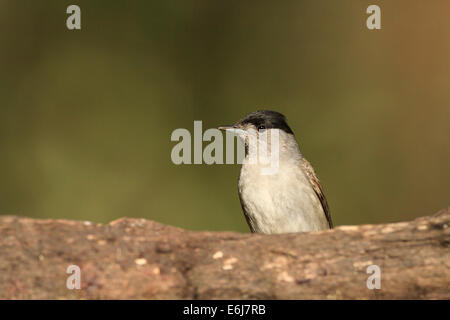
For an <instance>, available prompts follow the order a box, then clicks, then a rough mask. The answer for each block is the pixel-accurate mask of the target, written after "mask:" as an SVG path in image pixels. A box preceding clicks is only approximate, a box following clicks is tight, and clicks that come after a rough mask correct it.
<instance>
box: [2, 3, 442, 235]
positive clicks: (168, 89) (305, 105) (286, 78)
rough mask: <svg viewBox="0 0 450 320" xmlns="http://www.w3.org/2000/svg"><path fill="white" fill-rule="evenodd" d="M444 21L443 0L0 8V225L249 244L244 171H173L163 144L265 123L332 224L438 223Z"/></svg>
mask: <svg viewBox="0 0 450 320" xmlns="http://www.w3.org/2000/svg"><path fill="white" fill-rule="evenodd" d="M373 3H376V4H378V5H379V6H380V7H381V10H382V15H381V17H382V29H381V30H378V31H370V30H368V29H367V28H366V25H365V23H366V18H367V16H368V15H367V14H366V8H367V7H368V6H369V5H370V4H373ZM70 4H77V5H79V6H80V7H81V20H82V29H81V30H79V31H69V30H68V29H67V28H66V18H67V16H68V15H67V14H66V8H67V6H68V5H70ZM449 14H450V1H447V0H442V1H438V0H435V1H425V0H421V1H414V2H412V1H407V0H398V1H356V0H355V1H348V0H346V1H332V0H329V1H321V0H319V1H317V0H310V1H283V2H276V1H257V2H256V1H243V0H240V1H218V0H195V1H186V0H183V1H144V0H142V1H130V0H127V1H125V0H121V1H111V0H109V1H106V0H104V1H100V0H95V1H61V0H51V1H50V0H47V1H31V0H29V1H25V0H0V48H1V50H0V150H1V157H0V214H14V215H25V216H30V217H38V218H64V219H77V220H91V221H96V222H109V221H111V220H113V219H117V218H120V217H124V216H127V217H142V218H147V219H152V220H156V221H159V222H163V223H166V224H171V225H175V226H179V227H183V228H187V229H191V230H234V231H242V232H248V228H247V225H246V223H245V220H244V217H243V214H242V212H241V208H240V204H239V199H238V195H237V178H238V174H239V165H210V166H208V165H204V164H203V165H180V166H176V165H174V164H173V163H172V162H171V159H170V152H171V149H172V147H173V146H174V145H175V144H176V143H175V142H171V141H170V135H171V132H172V131H173V130H174V129H176V128H187V129H189V130H190V131H192V130H193V121H194V120H203V128H204V130H205V129H207V128H210V127H217V126H218V125H221V124H227V123H232V122H234V121H236V120H238V119H239V118H240V117H242V116H243V115H244V114H246V113H248V112H251V111H255V110H257V109H261V108H268V109H274V110H277V111H279V112H282V113H284V114H285V115H286V116H287V117H288V120H289V123H290V125H291V127H292V129H293V130H294V132H295V134H296V136H297V139H298V141H299V143H300V146H301V148H302V151H303V153H304V154H305V156H306V157H307V159H309V160H310V161H311V163H312V164H313V165H314V167H315V168H316V171H317V173H318V175H319V178H320V179H321V181H322V185H323V187H324V190H325V193H326V195H327V198H328V201H329V204H330V207H331V211H332V216H333V219H334V222H335V224H336V225H342V224H362V223H382V222H391V221H400V220H407V219H412V218H414V217H417V216H421V215H427V214H431V213H434V212H435V211H437V210H438V209H440V208H443V207H446V206H448V204H449V200H450V197H449V195H450V168H449V163H450V148H449V135H450V128H449V120H450V19H449Z"/></svg>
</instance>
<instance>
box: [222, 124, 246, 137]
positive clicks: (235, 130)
mask: <svg viewBox="0 0 450 320" xmlns="http://www.w3.org/2000/svg"><path fill="white" fill-rule="evenodd" d="M219 130H223V131H225V132H229V133H231V134H234V135H241V134H244V133H245V131H244V130H242V129H241V128H239V127H238V126H236V125H233V126H221V127H219Z"/></svg>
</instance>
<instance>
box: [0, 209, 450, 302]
mask: <svg viewBox="0 0 450 320" xmlns="http://www.w3.org/2000/svg"><path fill="white" fill-rule="evenodd" d="M449 223H450V210H449V208H447V209H443V210H441V211H440V212H438V213H437V214H434V215H432V216H427V217H421V218H418V219H416V220H413V221H410V222H400V223H389V224H379V225H359V226H341V227H337V228H335V229H333V230H329V231H321V232H311V233H300V234H282V235H260V234H240V233H234V232H192V231H187V230H183V229H180V228H176V227H172V226H167V225H163V224H160V223H157V222H153V221H149V220H144V219H129V218H123V219H119V220H116V221H113V222H111V223H109V224H106V225H102V224H96V223H92V222H83V221H68V220H39V219H30V218H25V217H16V216H2V217H0V235H1V237H0V298H1V299H449V298H450V250H449V248H448V247H449V243H450V237H449V235H450V228H449V227H448V226H449ZM70 265H76V266H78V267H79V270H80V280H81V288H80V289H76V288H75V289H68V287H67V279H68V278H69V277H70V276H72V273H67V271H68V267H69V266H70ZM372 265H376V266H378V267H379V271H380V275H381V277H380V278H379V279H380V285H381V287H380V288H379V289H376V288H373V287H372V289H369V288H368V286H367V282H368V278H369V277H371V276H372V274H371V273H367V272H368V270H367V269H368V267H369V266H372ZM369 269H370V268H369ZM370 270H371V269H370ZM71 272H72V271H71ZM73 274H75V273H73ZM371 281H372V282H371V283H375V282H373V279H372V280H371ZM71 283H75V282H71ZM69 287H70V286H69Z"/></svg>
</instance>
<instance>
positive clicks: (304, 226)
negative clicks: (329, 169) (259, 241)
mask: <svg viewBox="0 0 450 320" xmlns="http://www.w3.org/2000/svg"><path fill="white" fill-rule="evenodd" d="M218 129H220V130H224V131H228V132H231V133H232V134H233V135H237V136H238V137H239V138H241V139H242V141H243V142H244V146H245V157H244V159H243V161H242V166H241V169H240V173H239V180H238V194H239V200H240V203H241V207H242V210H243V212H244V216H245V219H246V221H247V224H248V226H249V228H250V231H251V232H252V233H263V234H281V233H299V232H310V231H319V230H328V229H331V228H333V222H332V220H331V214H330V209H329V207H328V203H327V199H326V198H325V194H324V192H323V189H322V186H321V185H320V182H319V179H318V178H317V175H316V173H315V171H314V169H313V167H312V165H311V164H310V163H309V162H308V160H306V159H305V157H304V156H303V154H302V152H301V151H300V147H299V145H298V143H297V141H296V138H295V136H294V133H293V131H292V130H291V128H290V127H289V125H288V124H287V120H286V117H285V116H284V115H283V114H281V113H279V112H277V111H271V110H259V111H255V112H252V113H249V114H247V115H246V116H244V117H243V118H242V119H241V120H239V121H238V122H236V123H235V124H234V125H226V126H220V127H219V128H218ZM251 133H254V137H255V139H253V140H252V139H250V138H249V137H251V136H252V135H251ZM264 136H265V137H266V138H265V139H264ZM269 137H270V138H269ZM272 137H278V140H277V144H278V145H276V144H275V143H273V141H272ZM252 141H258V143H259V145H258V146H264V145H265V146H266V148H267V149H270V153H271V154H274V152H275V151H277V158H278V159H277V161H278V163H277V166H278V167H277V168H276V170H274V171H273V172H272V173H269V174H267V173H264V172H263V169H264V168H267V163H266V162H264V163H262V161H259V160H260V159H259V158H258V157H257V158H256V159H257V161H254V160H255V158H253V161H252V154H253V155H254V153H255V152H256V151H255V150H257V149H255V148H252V146H251V143H252ZM261 141H266V143H265V144H262V143H261ZM275 147H277V148H278V149H277V150H276V148H275ZM252 150H253V151H252Z"/></svg>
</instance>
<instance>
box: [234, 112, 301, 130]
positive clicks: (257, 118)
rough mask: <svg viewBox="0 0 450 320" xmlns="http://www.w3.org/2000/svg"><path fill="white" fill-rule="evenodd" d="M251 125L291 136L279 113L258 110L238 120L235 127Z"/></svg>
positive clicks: (282, 116)
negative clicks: (280, 131)
mask: <svg viewBox="0 0 450 320" xmlns="http://www.w3.org/2000/svg"><path fill="white" fill-rule="evenodd" d="M247 123H251V124H253V125H254V126H255V127H256V128H259V127H260V126H264V127H265V128H266V129H280V130H283V131H284V132H286V133H291V134H293V132H292V130H291V128H290V127H289V126H288V124H287V122H286V117H285V116H284V115H282V114H281V113H279V112H276V111H271V110H259V111H255V112H252V113H249V114H247V115H246V116H245V117H244V118H242V119H241V120H239V122H238V123H237V125H245V124H247Z"/></svg>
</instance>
